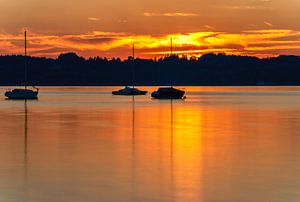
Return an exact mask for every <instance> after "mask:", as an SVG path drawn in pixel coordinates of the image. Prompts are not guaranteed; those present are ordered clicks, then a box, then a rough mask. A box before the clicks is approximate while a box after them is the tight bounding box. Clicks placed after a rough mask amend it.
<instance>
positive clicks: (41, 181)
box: [0, 87, 300, 202]
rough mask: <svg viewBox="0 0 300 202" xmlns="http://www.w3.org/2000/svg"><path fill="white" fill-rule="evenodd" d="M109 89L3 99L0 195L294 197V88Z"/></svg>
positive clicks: (57, 90)
mask: <svg viewBox="0 0 300 202" xmlns="http://www.w3.org/2000/svg"><path fill="white" fill-rule="evenodd" d="M115 89H117V88H115V87H114V88H113V87H42V88H41V93H40V96H39V100H38V101H27V103H25V102H24V101H8V100H5V99H4V97H2V99H0V129H1V130H0V179H1V180H0V201H5V202H10V201H12V202H19V201H28V202H40V201H43V202H48V201H49V202H56V201H57V202H65V201H72V202H82V201H91V202H94V201H95V202H96V201H105V202H110V201H122V202H126V201H128V202H129V201H133V202H134V201H143V202H148V201H149V202H150V201H151V202H152V201H157V202H163V201H178V202H186V201H199V202H202V201H203V202H206V201H207V202H210V201H218V202H221V201H222V202H223V201H226V202H229V201H230V202H232V201H246V202H248V201H255V202H257V201H259V202H260V201H261V202H265V201H272V202H274V201H282V202H286V201H289V202H293V201H295V202H296V201H299V200H300V88H299V87H185V89H186V90H187V91H188V93H187V99H186V100H184V101H182V100H180V101H158V100H152V99H151V98H150V95H149V94H148V95H147V96H136V97H134V98H133V97H119V96H113V95H111V93H110V92H111V91H112V90H115ZM143 89H148V90H149V91H152V90H154V89H155V88H143ZM2 92H3V90H2Z"/></svg>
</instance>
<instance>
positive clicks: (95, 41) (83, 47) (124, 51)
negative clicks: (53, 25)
mask: <svg viewBox="0 0 300 202" xmlns="http://www.w3.org/2000/svg"><path fill="white" fill-rule="evenodd" d="M170 38H173V53H176V54H179V55H187V56H200V55H202V54H205V53H210V52H214V53H220V52H225V53H227V54H238V55H251V56H258V57H269V56H274V55H280V54H297V55H300V31H294V30H286V29H267V30H246V31H243V32H240V33H227V32H215V31H207V32H192V33H185V34H181V33H175V34H169V35H161V36H150V35H134V34H128V33H122V32H121V33H118V32H101V31H94V32H91V33H87V34H78V35H62V36H58V35H42V34H36V33H30V34H29V36H28V47H29V53H30V54H31V55H35V56H50V57H56V56H57V55H58V54H60V53H61V52H68V51H74V52H77V53H79V54H80V55H83V56H85V57H90V56H102V57H108V58H111V57H121V58H126V57H127V56H128V55H130V54H131V45H132V44H133V43H134V44H135V47H136V53H137V54H138V56H139V57H144V58H153V57H160V56H164V55H167V54H169V50H170ZM0 47H1V52H2V53H4V54H22V53H23V35H22V34H19V35H12V34H5V33H3V34H0Z"/></svg>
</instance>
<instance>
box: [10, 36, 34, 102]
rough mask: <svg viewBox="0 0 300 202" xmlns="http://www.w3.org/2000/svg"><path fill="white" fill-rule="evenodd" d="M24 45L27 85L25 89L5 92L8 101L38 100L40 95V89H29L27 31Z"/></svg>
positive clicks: (25, 84)
mask: <svg viewBox="0 0 300 202" xmlns="http://www.w3.org/2000/svg"><path fill="white" fill-rule="evenodd" d="M24 37H25V40H24V45H25V75H24V77H25V83H24V88H15V89H13V90H8V91H6V92H5V94H4V95H5V96H6V97H7V99H10V100H30V99H37V98H38V93H39V89H38V88H36V87H34V86H33V87H32V88H34V89H35V90H32V89H28V88H27V85H28V84H27V63H26V57H27V41H26V31H25V32H24Z"/></svg>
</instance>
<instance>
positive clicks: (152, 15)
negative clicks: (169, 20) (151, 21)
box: [143, 12, 199, 17]
mask: <svg viewBox="0 0 300 202" xmlns="http://www.w3.org/2000/svg"><path fill="white" fill-rule="evenodd" d="M143 15H144V16H146V17H196V16H199V15H198V14H196V13H180V12H175V13H148V12H145V13H143Z"/></svg>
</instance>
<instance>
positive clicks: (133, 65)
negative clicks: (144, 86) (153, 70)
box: [132, 43, 135, 88]
mask: <svg viewBox="0 0 300 202" xmlns="http://www.w3.org/2000/svg"><path fill="white" fill-rule="evenodd" d="M134 60H135V58H134V43H133V44H132V87H133V88H134V80H135V71H134V70H135V69H134V68H135V64H134Z"/></svg>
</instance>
